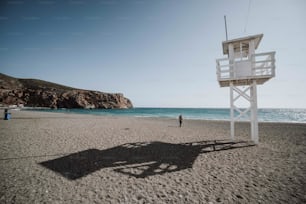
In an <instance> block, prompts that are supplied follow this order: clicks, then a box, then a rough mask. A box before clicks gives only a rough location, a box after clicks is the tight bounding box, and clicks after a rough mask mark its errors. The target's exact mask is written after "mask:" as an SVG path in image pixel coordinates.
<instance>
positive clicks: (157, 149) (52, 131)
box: [0, 111, 306, 204]
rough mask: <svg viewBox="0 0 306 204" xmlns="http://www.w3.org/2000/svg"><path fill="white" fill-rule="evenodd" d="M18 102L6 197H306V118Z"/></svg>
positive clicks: (1, 172)
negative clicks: (113, 111) (23, 107)
mask: <svg viewBox="0 0 306 204" xmlns="http://www.w3.org/2000/svg"><path fill="white" fill-rule="evenodd" d="M11 112H12V119H11V120H7V121H5V120H0V181H1V182H0V203H31V204H32V203H306V193H305V192H306V124H291V123H290V124H289V123H259V135H260V139H259V141H260V143H259V144H258V145H253V143H252V142H250V134H249V128H250V127H249V124H248V123H238V124H236V140H235V141H231V140H229V135H230V128H229V122H226V121H199V120H185V121H184V123H183V127H182V128H179V127H178V121H177V120H173V119H156V118H132V117H110V116H108V117H105V116H91V115H77V114H60V113H44V112H31V111H11ZM0 113H1V117H2V115H3V111H1V112H0Z"/></svg>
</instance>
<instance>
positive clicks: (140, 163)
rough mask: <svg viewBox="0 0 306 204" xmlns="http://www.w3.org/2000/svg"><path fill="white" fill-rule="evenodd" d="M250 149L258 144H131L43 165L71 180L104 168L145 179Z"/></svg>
mask: <svg viewBox="0 0 306 204" xmlns="http://www.w3.org/2000/svg"><path fill="white" fill-rule="evenodd" d="M249 146H254V144H252V143H249V142H244V141H226V140H213V141H201V142H192V143H181V144H171V143H165V142H141V143H127V144H123V145H120V146H116V147H113V148H109V149H105V150H98V149H87V150H84V151H81V152H77V153H73V154H70V155H68V156H64V157H60V158H57V159H53V160H48V161H44V162H41V163H39V164H40V165H42V166H44V167H46V168H48V169H50V170H52V171H54V172H57V173H59V174H60V175H62V176H63V177H65V178H67V179H70V180H75V179H79V178H81V177H84V176H86V175H88V174H91V173H93V172H95V171H97V170H100V169H103V168H113V170H114V171H115V172H118V173H122V174H126V175H129V176H134V177H136V178H145V177H147V176H153V175H158V174H164V173H167V172H174V171H180V170H183V169H187V168H192V165H193V163H194V161H195V159H196V158H197V156H198V155H199V154H201V153H207V152H211V151H222V150H228V149H234V148H243V147H249Z"/></svg>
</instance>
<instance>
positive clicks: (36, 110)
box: [12, 109, 306, 125]
mask: <svg viewBox="0 0 306 204" xmlns="http://www.w3.org/2000/svg"><path fill="white" fill-rule="evenodd" d="M12 110H13V111H26V112H42V113H55V114H72V115H73V114H75V115H82V116H86V115H88V116H98V117H131V118H144V119H145V118H149V119H169V120H177V118H175V117H166V116H165V117H161V116H156V117H154V116H133V115H115V114H114V115H111V114H109V115H106V114H105V115H103V114H90V113H77V112H73V111H71V112H69V111H67V112H55V111H54V112H52V111H44V110H51V109H21V110H14V109H12ZM63 110H64V109H63ZM65 110H69V109H65ZM183 120H188V121H211V122H213V121H216V122H218V121H220V122H230V119H204V118H203V119H199V118H183ZM249 122H250V121H248V120H240V121H235V123H249ZM260 123H268V124H269V123H271V124H274V123H277V124H279V123H280V124H302V125H303V124H306V122H303V121H302V122H298V121H260V120H259V121H258V124H260Z"/></svg>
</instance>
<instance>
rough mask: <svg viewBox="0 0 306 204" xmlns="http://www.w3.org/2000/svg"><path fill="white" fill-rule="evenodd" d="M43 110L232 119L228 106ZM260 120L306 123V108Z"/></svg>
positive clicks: (268, 113) (267, 113)
mask: <svg viewBox="0 0 306 204" xmlns="http://www.w3.org/2000/svg"><path fill="white" fill-rule="evenodd" d="M41 111H48V112H61V113H78V114H93V115H102V116H107V115H108V116H109V115H111V116H132V117H157V118H178V116H179V115H180V114H181V115H183V118H185V119H197V120H230V109H228V108H132V109H55V110H53V109H52V110H51V109H44V110H41ZM235 114H236V115H237V114H238V113H235ZM246 120H248V118H247V117H243V118H241V121H246ZM258 121H259V122H293V123H306V109H259V110H258Z"/></svg>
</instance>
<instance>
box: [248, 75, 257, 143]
mask: <svg viewBox="0 0 306 204" xmlns="http://www.w3.org/2000/svg"><path fill="white" fill-rule="evenodd" d="M250 95H251V139H252V141H254V142H255V144H258V142H259V137H258V119H257V88H256V81H255V80H254V81H253V83H252V84H251V89H250Z"/></svg>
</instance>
